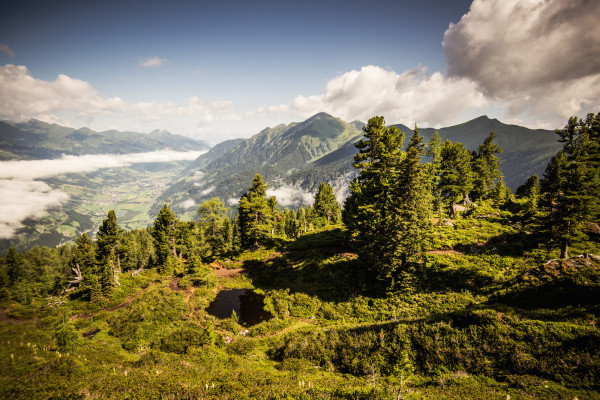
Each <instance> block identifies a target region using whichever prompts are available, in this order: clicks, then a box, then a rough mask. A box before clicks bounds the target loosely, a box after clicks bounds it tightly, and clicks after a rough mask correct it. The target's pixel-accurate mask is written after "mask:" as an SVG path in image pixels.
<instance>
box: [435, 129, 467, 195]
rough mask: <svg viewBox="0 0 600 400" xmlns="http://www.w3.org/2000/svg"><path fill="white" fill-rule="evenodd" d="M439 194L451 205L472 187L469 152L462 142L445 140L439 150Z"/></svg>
mask: <svg viewBox="0 0 600 400" xmlns="http://www.w3.org/2000/svg"><path fill="white" fill-rule="evenodd" d="M440 158H441V160H440V161H441V165H440V183H439V188H440V194H441V196H442V198H443V199H445V200H446V201H447V202H448V203H450V206H451V207H452V206H453V205H454V204H455V203H456V202H458V201H460V200H462V199H467V198H468V196H469V193H470V192H471V190H472V189H473V172H472V170H471V154H470V153H469V151H468V150H467V149H466V148H465V146H464V145H463V144H462V143H453V142H451V141H450V140H446V141H445V142H444V144H443V145H442V150H441V152H440Z"/></svg>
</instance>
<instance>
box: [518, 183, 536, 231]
mask: <svg viewBox="0 0 600 400" xmlns="http://www.w3.org/2000/svg"><path fill="white" fill-rule="evenodd" d="M523 186H524V188H523V189H522V192H523V197H525V204H523V212H522V219H523V222H524V223H529V222H531V221H532V220H534V219H535V218H536V216H537V213H538V205H539V200H540V185H539V177H538V176H537V175H532V176H530V177H529V179H527V182H525V185H523ZM519 189H521V188H519ZM519 189H517V192H518V191H519Z"/></svg>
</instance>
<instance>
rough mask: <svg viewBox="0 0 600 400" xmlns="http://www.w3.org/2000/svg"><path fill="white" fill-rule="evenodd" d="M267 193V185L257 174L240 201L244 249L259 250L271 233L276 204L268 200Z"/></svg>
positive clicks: (239, 208) (240, 224) (241, 234)
mask: <svg viewBox="0 0 600 400" xmlns="http://www.w3.org/2000/svg"><path fill="white" fill-rule="evenodd" d="M266 193H267V185H265V183H264V182H263V180H262V177H261V176H260V175H258V174H257V175H256V176H255V177H254V179H252V186H251V187H249V188H248V191H247V192H246V193H244V195H243V196H242V198H241V199H240V204H239V207H238V213H239V217H238V224H239V226H240V237H241V244H242V246H243V247H244V248H254V249H257V248H259V247H260V245H261V243H264V241H265V240H266V239H267V238H268V237H269V235H270V233H271V228H272V224H273V213H274V209H275V208H276V203H275V199H274V198H270V199H267V198H266Z"/></svg>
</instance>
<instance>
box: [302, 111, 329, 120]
mask: <svg viewBox="0 0 600 400" xmlns="http://www.w3.org/2000/svg"><path fill="white" fill-rule="evenodd" d="M317 119H337V118H336V117H334V116H332V115H330V114H327V113H326V112H323V111H321V112H319V113H316V114H315V115H313V116H312V117H310V118H309V119H307V120H306V121H305V122H308V121H314V120H317Z"/></svg>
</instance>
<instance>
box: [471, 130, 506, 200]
mask: <svg viewBox="0 0 600 400" xmlns="http://www.w3.org/2000/svg"><path fill="white" fill-rule="evenodd" d="M497 137H498V135H496V133H494V132H490V134H489V136H488V137H487V138H486V139H485V140H484V142H483V143H482V144H481V145H479V149H478V151H477V152H474V154H473V157H472V165H471V169H472V170H473V199H487V198H489V196H490V195H491V192H492V190H493V189H494V187H495V186H496V182H497V181H498V180H499V179H501V178H502V171H501V170H500V164H501V163H502V162H501V161H500V158H499V157H498V156H497V155H496V154H500V153H502V151H503V149H502V148H501V147H500V146H498V145H497V144H496V143H494V139H496V138H497Z"/></svg>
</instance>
